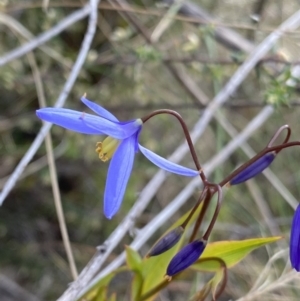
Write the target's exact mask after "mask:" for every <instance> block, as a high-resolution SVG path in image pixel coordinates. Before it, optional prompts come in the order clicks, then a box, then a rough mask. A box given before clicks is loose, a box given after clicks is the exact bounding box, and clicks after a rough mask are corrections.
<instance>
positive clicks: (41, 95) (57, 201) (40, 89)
mask: <svg viewBox="0 0 300 301" xmlns="http://www.w3.org/2000/svg"><path fill="white" fill-rule="evenodd" d="M27 56H28V60H29V63H30V65H31V68H32V73H33V77H34V81H35V86H36V90H37V96H38V100H39V105H40V107H46V96H45V91H44V86H43V82H42V79H41V74H40V71H39V68H38V65H37V63H36V60H35V57H34V54H33V52H29V53H28V54H27ZM45 144H46V152H47V160H48V166H49V172H50V179H51V186H52V192H53V199H54V205H55V209H56V215H57V218H58V223H59V228H60V233H61V236H62V239H63V244H64V248H65V250H66V253H67V258H68V262H69V266H70V270H71V274H72V277H73V279H74V280H75V279H76V278H77V277H78V272H77V268H76V264H75V260H74V256H73V252H72V247H71V243H70V238H69V234H68V229H67V225H66V221H65V215H64V211H63V207H62V203H61V196H60V190H59V186H58V180H57V172H56V164H55V159H54V154H53V145H52V137H51V133H50V132H49V133H48V134H47V136H46V138H45Z"/></svg>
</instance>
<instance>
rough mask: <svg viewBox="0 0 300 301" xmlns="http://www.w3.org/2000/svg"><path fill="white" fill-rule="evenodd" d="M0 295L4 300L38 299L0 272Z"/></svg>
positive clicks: (35, 300) (36, 300)
mask: <svg viewBox="0 0 300 301" xmlns="http://www.w3.org/2000/svg"><path fill="white" fill-rule="evenodd" d="M0 295H1V296H2V297H3V298H5V300H22V301H39V300H40V299H39V298H38V297H36V296H34V295H32V294H31V293H29V292H27V291H26V290H25V289H24V288H22V287H20V286H19V285H18V284H17V283H15V282H13V281H12V280H10V279H9V278H7V277H5V276H4V275H2V274H0Z"/></svg>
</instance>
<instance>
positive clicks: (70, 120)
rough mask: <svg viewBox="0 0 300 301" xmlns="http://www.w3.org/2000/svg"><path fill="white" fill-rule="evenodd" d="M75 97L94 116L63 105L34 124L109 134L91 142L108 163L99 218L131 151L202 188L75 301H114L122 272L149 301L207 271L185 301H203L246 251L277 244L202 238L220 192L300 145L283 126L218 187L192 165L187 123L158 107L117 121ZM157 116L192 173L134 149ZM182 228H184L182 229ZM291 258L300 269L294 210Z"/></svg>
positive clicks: (122, 184)
mask: <svg viewBox="0 0 300 301" xmlns="http://www.w3.org/2000/svg"><path fill="white" fill-rule="evenodd" d="M81 100H82V102H83V103H84V104H85V105H86V106H87V107H88V108H89V109H91V110H92V111H93V112H94V113H96V114H97V115H94V114H89V113H85V112H79V111H73V110H69V109H64V108H43V109H40V110H37V112H36V113H37V116H38V117H39V118H40V119H42V120H44V121H48V122H51V123H53V124H56V125H59V126H61V127H64V128H66V129H68V130H72V131H75V132H79V133H82V134H89V135H107V136H108V137H106V138H105V139H104V140H103V141H101V142H98V143H97V145H96V152H97V153H98V156H99V158H100V159H101V160H102V161H104V162H106V161H109V160H111V162H110V165H109V168H108V175H107V180H106V186H105V191H104V214H105V216H106V217H107V218H112V217H113V216H114V215H115V214H116V213H117V211H118V210H119V208H120V206H121V203H122V200H123V196H124V193H125V190H126V186H127V182H128V180H129V177H130V174H131V172H132V166H133V161H134V156H135V154H136V153H137V152H138V151H140V152H141V153H142V154H143V155H144V156H145V157H146V158H147V159H149V161H151V162H152V163H153V164H155V165H156V166H158V167H159V168H161V169H164V170H166V171H169V172H172V173H175V174H178V175H181V176H187V177H196V176H199V177H200V179H201V181H202V183H203V189H202V191H201V193H200V195H199V197H198V200H197V201H196V203H195V204H193V206H192V207H191V209H190V211H189V212H187V213H186V214H185V215H184V216H182V217H181V218H180V219H179V220H178V221H176V222H175V223H174V225H172V226H171V228H170V229H169V230H168V231H167V232H166V233H165V234H164V235H163V236H162V237H161V238H160V239H159V240H158V241H157V242H156V243H155V245H154V246H153V247H152V248H151V249H150V250H149V252H148V253H147V254H145V256H144V258H142V257H141V256H140V255H139V254H138V253H137V252H136V251H135V250H133V249H131V248H130V247H126V262H127V266H126V267H122V268H119V269H116V270H115V271H113V272H112V273H110V274H109V275H107V276H106V277H104V278H103V279H101V280H100V281H99V282H98V283H97V284H96V285H94V286H93V287H92V288H91V289H90V290H89V291H88V292H87V293H85V295H84V296H78V298H77V300H90V301H96V300H97V301H100V300H118V296H116V294H115V293H112V294H110V296H108V293H107V292H108V290H107V288H108V285H109V283H110V281H111V280H112V278H113V277H114V276H115V275H116V274H117V273H119V272H122V271H124V270H127V271H131V272H132V273H133V275H134V276H133V280H132V287H131V300H136V301H142V300H154V299H155V297H156V296H157V294H158V293H159V292H160V291H161V290H162V289H163V288H165V287H166V286H167V285H168V284H169V283H170V282H171V281H173V280H176V279H177V278H178V277H180V276H181V274H183V273H185V272H186V271H187V270H188V269H190V270H194V271H203V272H213V273H214V277H213V278H212V279H211V280H209V281H208V282H207V283H206V284H205V285H204V287H203V288H202V289H200V290H199V291H198V292H197V293H196V294H195V295H194V296H193V297H191V299H190V300H195V301H196V300H197V301H200V300H205V299H206V298H210V299H212V300H217V299H218V297H219V296H220V295H221V294H222V292H223V291H224V288H225V287H226V283H227V272H228V269H230V268H231V267H233V266H234V265H236V264H237V263H238V262H240V261H241V260H242V259H243V258H245V257H246V256H247V255H248V254H249V253H250V252H251V251H252V250H254V249H256V248H258V247H261V246H264V245H266V244H268V243H272V242H275V241H277V240H279V239H281V237H263V238H251V239H246V240H239V241H226V240H225V241H218V242H210V241H209V239H210V235H211V232H212V230H213V228H214V225H215V223H216V220H217V218H218V215H219V212H220V209H221V206H222V202H223V193H222V190H223V188H224V187H225V186H226V187H230V186H234V185H238V184H243V183H244V182H245V181H247V180H249V179H251V178H253V177H255V176H257V175H258V174H260V173H261V172H262V171H263V170H265V169H266V168H267V167H269V166H270V165H271V164H272V162H273V161H274V160H275V158H276V156H277V155H278V154H279V153H280V152H281V151H282V150H284V149H286V148H289V147H292V146H299V145H300V141H292V142H290V141H289V140H290V136H291V129H290V127H289V126H288V125H284V126H282V127H280V128H279V129H278V130H277V131H276V133H275V134H274V136H273V137H272V138H271V140H270V142H269V143H268V144H267V145H266V146H265V147H264V148H263V149H262V150H261V151H260V152H259V153H258V154H257V155H256V156H254V157H253V158H251V159H250V160H248V161H247V162H245V163H244V164H242V165H241V166H240V167H238V168H237V169H236V170H234V171H233V172H231V173H230V174H229V175H228V176H226V177H225V178H224V179H223V180H222V181H220V182H219V183H212V182H210V181H209V179H208V178H207V177H206V175H205V172H204V171H203V169H202V167H201V165H200V163H199V160H198V157H197V153H196V151H195V148H194V145H193V142H192V139H191V137H190V134H189V131H188V128H187V126H186V123H185V121H184V120H183V118H182V117H181V116H180V115H179V114H178V113H177V112H176V111H173V110H168V109H161V110H156V111H153V112H151V113H149V114H148V115H146V116H144V117H141V118H138V119H133V120H129V121H119V120H118V119H117V118H116V117H115V116H114V115H112V114H111V113H110V112H108V111H107V110H106V109H104V108H103V107H101V106H99V105H98V104H96V103H94V102H91V101H89V100H88V99H87V98H86V97H85V96H84V97H82V98H81ZM161 114H166V115H171V116H173V117H175V118H176V119H177V121H178V122H179V123H180V125H181V127H182V130H183V134H184V136H185V139H186V141H187V144H188V146H189V150H190V153H191V156H192V158H193V161H194V164H195V169H190V168H187V167H183V166H180V165H178V164H175V163H173V162H170V161H168V160H166V159H164V158H162V157H160V156H159V155H157V154H155V153H153V152H152V151H151V150H149V149H146V148H145V147H143V146H141V145H140V144H139V136H140V134H141V132H142V129H143V127H144V126H146V125H147V122H148V121H149V120H150V119H152V118H156V117H157V116H158V115H161ZM283 135H285V136H284V139H283V142H281V143H278V140H280V139H282V137H281V136H283ZM213 198H215V199H216V205H215V208H214V213H213V214H212V217H211V218H210V220H207V219H208V217H207V212H208V208H209V207H210V206H212V204H214V203H215V202H213V201H212V200H213ZM204 220H205V221H206V223H207V224H208V226H207V228H206V229H203V222H204ZM187 229H191V231H189V232H188V231H187ZM188 233H189V235H188ZM290 260H291V265H292V268H294V269H295V270H296V271H298V272H299V271H300V207H298V208H297V209H296V211H295V215H294V218H293V221H292V225H291V237H290ZM123 297H124V296H122V298H123ZM122 300H123V299H122Z"/></svg>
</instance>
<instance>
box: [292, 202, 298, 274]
mask: <svg viewBox="0 0 300 301" xmlns="http://www.w3.org/2000/svg"><path fill="white" fill-rule="evenodd" d="M290 260H291V264H292V267H293V268H294V269H295V270H296V271H297V272H300V205H298V207H297V209H296V211H295V214H294V217H293V222H292V228H291V237H290Z"/></svg>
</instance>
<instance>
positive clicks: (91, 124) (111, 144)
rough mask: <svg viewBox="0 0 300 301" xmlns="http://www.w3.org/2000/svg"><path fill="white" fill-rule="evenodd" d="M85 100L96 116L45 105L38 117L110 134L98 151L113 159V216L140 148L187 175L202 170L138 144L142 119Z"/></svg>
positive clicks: (107, 207) (107, 198) (109, 207)
mask: <svg viewBox="0 0 300 301" xmlns="http://www.w3.org/2000/svg"><path fill="white" fill-rule="evenodd" d="M81 101H82V102H83V103H84V104H85V105H86V106H87V107H89V108H90V109H91V110H92V111H94V112H95V113H96V114H98V115H99V116H96V115H91V114H88V113H84V112H78V111H73V110H69V109H58V108H43V109H40V110H37V111H36V114H37V116H38V117H39V118H40V119H42V120H44V121H48V122H51V123H54V124H56V125H59V126H62V127H63V128H66V129H68V130H72V131H75V132H79V133H82V134H89V135H107V136H108V137H107V138H106V139H104V141H103V142H98V143H97V148H96V151H97V153H98V154H99V158H100V159H101V160H102V161H104V162H105V161H107V160H109V159H110V158H111V163H110V165H109V168H108V175H107V180H106V186H105V192H104V214H105V216H106V217H107V218H112V217H113V216H114V215H115V214H116V213H117V211H118V210H119V208H120V206H121V203H122V200H123V196H124V193H125V189H126V186H127V183H128V180H129V177H130V173H131V170H132V166H133V160H134V155H135V153H136V152H137V151H138V150H140V151H141V152H142V153H143V154H144V156H146V157H147V158H148V159H149V160H150V161H151V162H152V163H154V164H155V165H157V166H158V167H160V168H162V169H164V170H166V171H169V172H172V173H175V174H179V175H183V176H188V177H193V176H197V175H198V174H199V172H198V171H196V170H193V169H189V168H186V167H183V166H180V165H178V164H175V163H172V162H170V161H168V160H166V159H164V158H162V157H160V156H158V155H157V154H155V153H153V152H152V151H150V150H149V149H146V148H144V147H143V146H141V145H140V144H139V143H138V137H139V134H140V131H141V129H142V125H143V122H142V120H141V119H134V120H130V121H126V122H120V121H119V120H118V119H117V118H116V117H115V116H114V115H112V114H111V113H110V112H108V111H107V110H105V109H104V108H102V107H101V106H99V105H97V104H96V103H94V102H91V101H89V100H88V99H86V98H85V97H82V98H81Z"/></svg>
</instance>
